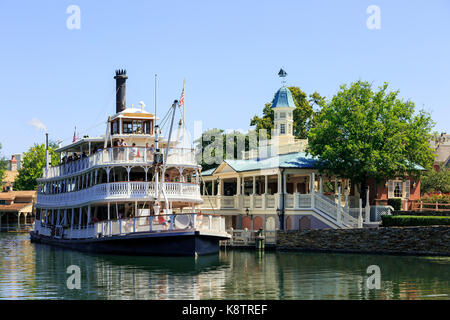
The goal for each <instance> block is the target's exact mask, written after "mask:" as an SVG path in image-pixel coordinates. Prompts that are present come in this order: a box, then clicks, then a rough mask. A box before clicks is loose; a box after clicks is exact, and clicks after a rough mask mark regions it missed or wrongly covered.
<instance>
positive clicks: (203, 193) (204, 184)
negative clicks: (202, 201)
mask: <svg viewBox="0 0 450 320" xmlns="http://www.w3.org/2000/svg"><path fill="white" fill-rule="evenodd" d="M202 185H203V190H202V196H204V195H205V189H206V183H205V181H203V182H202Z"/></svg>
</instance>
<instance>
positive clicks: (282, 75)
mask: <svg viewBox="0 0 450 320" xmlns="http://www.w3.org/2000/svg"><path fill="white" fill-rule="evenodd" d="M278 76H279V77H280V78H281V84H282V85H283V86H284V84H285V83H286V79H285V78H286V76H287V72H286V71H284V70H283V68H281V69H280V72H278Z"/></svg>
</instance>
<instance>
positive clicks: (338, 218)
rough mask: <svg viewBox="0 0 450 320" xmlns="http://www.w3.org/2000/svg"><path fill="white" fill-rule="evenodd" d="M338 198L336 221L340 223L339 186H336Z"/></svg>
mask: <svg viewBox="0 0 450 320" xmlns="http://www.w3.org/2000/svg"><path fill="white" fill-rule="evenodd" d="M338 199H339V200H338V204H337V214H336V222H337V223H341V187H338Z"/></svg>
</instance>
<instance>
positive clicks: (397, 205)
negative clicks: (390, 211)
mask: <svg viewBox="0 0 450 320" xmlns="http://www.w3.org/2000/svg"><path fill="white" fill-rule="evenodd" d="M388 206H392V208H394V210H401V209H402V199H388Z"/></svg>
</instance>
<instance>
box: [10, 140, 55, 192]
mask: <svg viewBox="0 0 450 320" xmlns="http://www.w3.org/2000/svg"><path fill="white" fill-rule="evenodd" d="M57 147H58V145H57V143H56V142H53V141H52V142H49V147H48V154H49V156H50V157H51V161H50V164H51V165H52V166H55V165H58V164H59V162H60V158H59V155H58V154H57V153H55V149H56V148H57ZM45 157H46V152H45V144H44V143H43V144H35V145H34V146H32V147H31V148H30V149H29V150H28V151H27V152H26V153H25V154H24V157H23V160H22V164H21V168H20V170H19V174H18V176H17V177H16V180H15V182H14V188H15V189H16V190H36V186H37V182H36V179H37V178H41V177H42V173H43V169H44V168H45Z"/></svg>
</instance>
